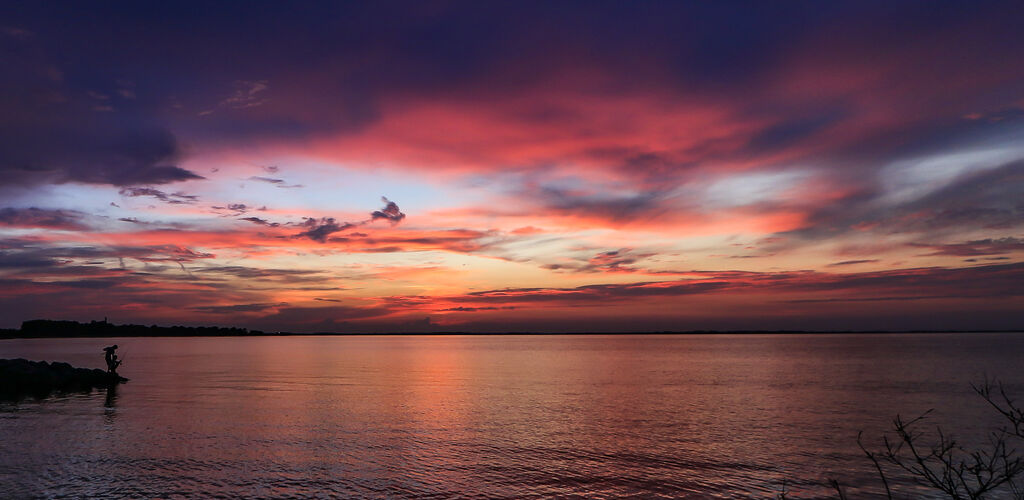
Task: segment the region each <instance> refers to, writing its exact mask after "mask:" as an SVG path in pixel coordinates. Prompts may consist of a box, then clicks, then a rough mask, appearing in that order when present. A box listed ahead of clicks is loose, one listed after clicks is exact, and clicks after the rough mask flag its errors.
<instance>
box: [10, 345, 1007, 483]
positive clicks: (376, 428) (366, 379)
mask: <svg viewBox="0 0 1024 500" xmlns="http://www.w3.org/2000/svg"><path fill="white" fill-rule="evenodd" d="M107 340H108V339H48V340H11V341H3V342H0V357H4V358H10V357H26V358H30V359H49V360H56V359H60V360H64V361H68V362H70V363H72V364H74V365H76V366H98V365H99V364H100V363H102V356H101V354H100V353H99V347H100V346H102V345H105V343H106V342H107ZM1022 340H1024V338H1022V337H1021V336H1019V335H1004V336H992V335H980V334H979V335H966V334H964V335H946V336H935V335H916V336H915V335H901V336H897V335H890V336H857V335H821V336H423V337H416V336H403V337H384V336H380V337H374V336H367V337H279V338H250V339H242V338H152V339H117V342H118V343H119V344H120V345H121V346H122V349H123V350H124V353H125V360H126V362H125V365H124V367H123V369H122V372H123V374H124V375H125V376H127V377H129V378H130V379H131V381H130V382H129V383H127V384H125V385H123V386H121V387H120V388H119V389H118V391H117V394H116V395H111V394H106V393H105V392H103V391H100V392H97V393H93V394H89V395H70V396H61V397H54V398H51V399H49V400H46V401H43V402H37V401H31V400H30V401H23V402H20V403H17V404H3V405H2V406H0V408H3V412H2V413H0V416H2V418H3V420H2V422H3V426H4V436H5V439H4V440H3V442H2V443H0V451H2V453H0V470H3V471H6V472H4V473H3V476H4V477H3V478H2V479H3V481H2V483H3V484H4V485H5V486H3V487H2V488H3V489H5V490H6V491H5V492H6V493H9V494H13V495H14V496H23V495H28V496H35V495H40V496H58V495H62V494H67V495H71V496H168V495H172V494H183V495H197V494H198V495H221V494H222V495H232V496H233V495H239V494H240V495H243V496H245V495H252V496H316V495H324V494H332V495H344V496H393V497H413V496H417V497H419V496H439V497H446V496H450V495H454V494H458V493H474V494H479V495H481V496H484V497H508V498H513V497H514V498H523V497H547V496H552V495H575V494H586V495H587V496H591V497H618V496H623V495H644V496H657V495H664V496H669V497H686V496H694V497H700V496H707V495H720V496H727V497H736V496H740V497H743V496H758V497H765V496H770V495H772V494H774V493H776V492H777V491H778V489H779V487H780V484H781V480H782V479H783V478H786V479H787V482H788V484H789V485H790V489H791V491H796V492H800V493H801V495H802V497H803V498H812V497H814V496H816V495H821V494H825V493H826V492H825V490H824V489H822V487H821V481H822V480H823V479H824V478H825V477H826V475H829V476H835V477H838V478H840V479H842V480H844V482H845V483H846V484H849V485H850V486H851V491H853V492H856V491H860V490H858V489H857V488H859V487H866V488H869V489H870V488H874V487H876V486H877V485H875V484H874V481H873V476H872V471H871V469H870V468H869V464H867V463H865V462H864V460H863V458H862V457H861V455H860V452H859V450H857V448H856V444H855V437H856V434H857V431H858V430H862V429H864V430H867V431H868V432H869V433H871V432H876V433H877V431H879V430H881V429H882V428H883V427H885V426H886V425H887V422H888V419H889V418H891V417H892V416H893V415H894V414H895V413H897V412H900V413H903V414H911V413H914V412H919V411H923V410H925V409H928V408H932V407H935V408H938V409H939V410H940V412H939V417H938V418H939V419H940V420H939V422H944V423H946V424H948V425H950V427H953V428H957V429H959V430H961V431H962V432H963V433H964V434H965V435H967V436H970V435H971V434H972V433H976V432H978V431H980V429H983V428H984V426H985V424H986V422H987V421H986V419H985V418H982V417H984V416H987V415H988V413H987V412H986V409H985V408H984V407H982V406H981V405H980V404H978V403H979V401H975V398H976V396H973V395H972V394H971V393H970V387H969V385H968V384H969V382H970V381H971V380H975V379H976V377H977V376H980V374H981V373H988V374H989V375H990V376H995V377H1003V378H1004V380H1006V381H1008V382H1011V388H1013V387H1016V388H1020V387H1021V386H1020V383H1021V382H1022V380H1019V374H1018V370H1016V368H1015V362H1016V359H1015V358H1016V356H1015V354H1014V353H1015V352H1020V347H1021V346H1022ZM909 353H915V356H908V354H909ZM1013 377H1018V379H1014V378H1013ZM1013 384H1016V385H1013Z"/></svg>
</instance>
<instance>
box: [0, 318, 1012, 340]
mask: <svg viewBox="0 0 1024 500" xmlns="http://www.w3.org/2000/svg"><path fill="white" fill-rule="evenodd" d="M953 333H1024V329H1021V330H1012V329H1011V330H829V331H814V330H682V331H669V330H664V331H656V332H645V331H636V332H516V331H509V332H466V331H444V332H401V333H398V332H395V333H384V332H354V333H344V332H313V333H295V332H264V331H260V330H249V329H246V328H226V327H216V326H199V327H195V326H156V325H152V326H145V325H115V324H112V323H108V322H107V321H106V320H104V321H92V322H90V323H79V322H77V321H58V320H31V321H25V322H24V323H22V325H21V328H20V329H13V328H11V329H0V339H38V338H99V337H103V338H108V337H127V338H145V337H289V336H318V337H326V336H339V337H340V336H348V337H354V336H403V335H405V336H443V335H466V336H483V335H783V334H788V335H844V334H921V335H927V334H953Z"/></svg>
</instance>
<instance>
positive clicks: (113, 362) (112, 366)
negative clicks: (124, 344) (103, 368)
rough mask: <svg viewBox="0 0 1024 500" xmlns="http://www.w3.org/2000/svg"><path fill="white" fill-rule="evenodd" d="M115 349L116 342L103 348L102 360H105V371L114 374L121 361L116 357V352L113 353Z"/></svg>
mask: <svg viewBox="0 0 1024 500" xmlns="http://www.w3.org/2000/svg"><path fill="white" fill-rule="evenodd" d="M116 350H117V344H114V345H112V346H110V347H104V348H103V361H106V362H107V373H113V374H115V375H116V374H117V367H118V366H121V362H120V361H118V359H117V354H114V351H116Z"/></svg>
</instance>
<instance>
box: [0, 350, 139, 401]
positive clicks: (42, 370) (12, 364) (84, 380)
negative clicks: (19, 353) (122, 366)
mask: <svg viewBox="0 0 1024 500" xmlns="http://www.w3.org/2000/svg"><path fill="white" fill-rule="evenodd" d="M127 381H128V379H126V378H124V377H121V376H120V375H117V374H115V373H107V372H106V371H103V370H100V369H88V368H75V367H73V366H71V365H69V364H67V363H61V362H57V361H55V362H52V363H47V362H46V361H29V360H27V359H20V358H19V359H0V398H2V399H21V398H24V397H28V396H32V397H37V398H43V397H46V396H48V395H50V394H52V393H55V392H56V393H66V392H88V391H91V390H93V389H94V388H100V387H110V386H112V385H116V384H120V383H122V382H127Z"/></svg>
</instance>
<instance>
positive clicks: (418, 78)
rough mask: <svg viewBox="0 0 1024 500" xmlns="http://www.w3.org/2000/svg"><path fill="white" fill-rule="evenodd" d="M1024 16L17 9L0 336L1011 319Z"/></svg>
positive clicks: (763, 6) (909, 6)
mask: <svg viewBox="0 0 1024 500" xmlns="http://www.w3.org/2000/svg"><path fill="white" fill-rule="evenodd" d="M1022 26H1024V8H1022V6H1021V4H1020V2H1006V3H999V2H960V3H953V2H871V1H854V2H845V3H844V2H784V3H779V2H750V3H739V2H694V3H683V2H592V1H582V2H568V1H555V2H491V1H485V2H464V3H463V2H401V3H399V2H363V3H356V2H351V3H350V2H325V3H323V4H320V5H317V4H312V3H286V2H276V3H271V2H197V3H193V4H186V3H183V2H126V3H116V2H68V3H61V2H19V3H14V2H5V3H4V5H3V6H2V7H0V61H2V63H0V327H8V328H11V327H17V326H18V325H20V323H21V322H22V321H24V320H28V319H35V318H50V319H72V320H92V319H102V318H103V317H109V319H110V321H111V322H115V323H144V324H153V323H155V324H162V325H170V324H188V325H224V326H242V327H249V328H258V329H263V330H287V331H296V332H317V331H337V332H409V331H479V332H501V331H552V332H558V331H650V330H691V329H802V330H814V329H825V330H857V329H898V330H903V329H974V328H977V329H1000V328H1024V34H1022Z"/></svg>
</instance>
